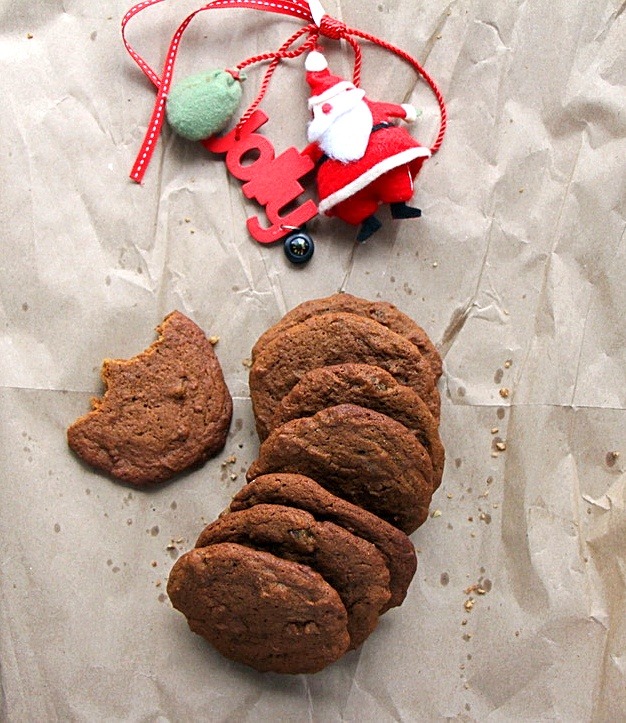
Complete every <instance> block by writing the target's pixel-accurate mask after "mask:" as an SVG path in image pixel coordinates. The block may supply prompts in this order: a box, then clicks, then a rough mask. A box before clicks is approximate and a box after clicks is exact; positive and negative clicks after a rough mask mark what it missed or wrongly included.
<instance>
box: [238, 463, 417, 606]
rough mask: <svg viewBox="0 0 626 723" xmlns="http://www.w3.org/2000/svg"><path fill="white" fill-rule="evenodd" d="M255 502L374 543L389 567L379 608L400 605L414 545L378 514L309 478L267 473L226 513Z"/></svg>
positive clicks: (412, 571) (412, 562)
mask: <svg viewBox="0 0 626 723" xmlns="http://www.w3.org/2000/svg"><path fill="white" fill-rule="evenodd" d="M258 504H272V505H285V506H287V507H297V508H298V509H300V510H306V511H307V512H310V513H311V514H312V515H313V516H314V517H315V519H316V520H318V521H328V522H333V523H334V524H336V525H340V526H341V527H343V528H344V529H346V530H348V532H352V533H353V534H354V535H358V536H359V537H362V538H363V539H364V540H367V541H368V542H371V543H372V544H373V545H375V546H376V547H377V548H378V550H379V551H380V553H381V554H382V556H383V557H384V558H385V563H386V565H387V568H388V570H389V589H390V590H391V597H390V598H389V601H388V602H387V604H386V605H385V606H384V607H383V609H382V610H381V613H382V612H385V611H386V610H388V609H389V608H391V607H396V606H398V605H401V604H402V601H403V600H404V598H405V597H406V593H407V590H408V587H409V584H410V583H411V580H412V579H413V575H414V574H415V570H416V568H417V559H416V556H415V548H414V547H413V544H412V543H411V540H409V538H408V537H407V536H406V535H405V534H404V532H401V531H400V530H398V529H396V528H395V527H393V525H390V524H389V523H388V522H385V521H384V520H381V519H380V517H376V515H372V514H371V513H370V512H367V511H366V510H364V509H362V508H361V507H357V506H356V505H353V504H352V503H350V502H347V501H346V500H342V499H341V498H339V497H336V496H335V495H333V494H331V493H330V492H328V491H327V490H325V489H324V488H323V487H321V486H320V485H318V484H317V482H314V481H313V480H312V479H310V478H309V477H304V476H303V475H298V474H288V473H285V474H280V473H277V474H268V475H262V476H261V477H257V478H256V479H255V480H253V481H252V482H250V483H249V484H247V485H246V486H245V487H244V488H243V489H241V490H240V491H239V492H238V493H237V494H236V495H235V496H234V498H233V500H232V502H231V503H230V508H229V511H230V512H236V511H238V510H245V509H248V508H249V507H254V505H258Z"/></svg>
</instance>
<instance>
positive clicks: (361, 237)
mask: <svg viewBox="0 0 626 723" xmlns="http://www.w3.org/2000/svg"><path fill="white" fill-rule="evenodd" d="M381 226H382V223H381V222H380V221H379V220H378V219H377V218H376V216H374V215H372V216H368V217H367V218H366V219H365V221H363V223H362V224H361V228H360V229H359V233H358V234H357V236H356V240H357V241H359V242H360V243H363V241H367V239H368V238H369V237H370V236H371V235H372V234H375V233H376V231H378V229H379V228H381Z"/></svg>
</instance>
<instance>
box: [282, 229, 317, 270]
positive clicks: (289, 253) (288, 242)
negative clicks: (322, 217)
mask: <svg viewBox="0 0 626 723" xmlns="http://www.w3.org/2000/svg"><path fill="white" fill-rule="evenodd" d="M284 249H285V256H286V257H287V258H288V259H289V261H291V263H292V264H306V262H307V261H309V259H310V258H311V256H313V251H315V245H314V244H313V239H312V238H311V237H310V236H309V234H308V233H307V232H306V231H304V230H302V229H298V230H297V231H294V232H293V233H290V234H289V236H287V238H286V239H285V245H284Z"/></svg>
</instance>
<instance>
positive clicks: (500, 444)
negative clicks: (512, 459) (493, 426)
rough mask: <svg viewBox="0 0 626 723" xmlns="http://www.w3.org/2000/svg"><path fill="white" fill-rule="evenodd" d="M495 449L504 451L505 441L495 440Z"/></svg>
mask: <svg viewBox="0 0 626 723" xmlns="http://www.w3.org/2000/svg"><path fill="white" fill-rule="evenodd" d="M496 449H498V450H499V451H500V452H504V451H505V450H506V442H496Z"/></svg>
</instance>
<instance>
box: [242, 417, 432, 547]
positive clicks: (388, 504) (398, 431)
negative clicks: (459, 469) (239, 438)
mask: <svg viewBox="0 0 626 723" xmlns="http://www.w3.org/2000/svg"><path fill="white" fill-rule="evenodd" d="M271 472H292V473H296V474H302V475H305V476H307V477H311V478H312V479H314V480H315V481H316V482H317V483H318V484H320V485H322V487H325V488H326V489H327V490H329V491H330V492H332V493H333V494H335V495H337V496H338V497H342V498H344V499H346V500H348V501H349V502H352V503H353V504H355V505H358V506H360V507H363V508H365V509H366V510H368V511H369V512H371V513H373V514H375V515H378V517H382V519H383V520H386V521H387V522H389V523H391V524H392V525H394V526H395V527H398V528H399V529H400V530H402V531H403V532H405V533H406V534H407V535H408V534H411V532H413V531H414V530H416V529H417V528H418V527H419V526H420V525H421V524H422V523H423V522H424V521H425V520H426V518H427V516H428V505H429V504H430V499H431V497H432V492H433V486H432V463H431V461H430V457H429V456H428V453H427V452H426V450H425V449H424V447H423V446H422V445H421V444H420V443H419V442H418V441H417V439H416V438H415V436H414V435H413V434H412V433H411V432H409V431H408V430H407V428H406V427H405V426H404V425H402V424H400V423H399V422H396V421H395V420H394V419H391V417H387V416H386V415H384V414H380V413H379V412H374V411H373V410H371V409H365V408H363V407H359V406H356V405H353V404H340V405H338V406H336V407H327V408H326V409H322V410H321V411H320V412H317V414H315V415H313V416H312V417H304V418H301V419H294V420H292V421H291V422H286V423H285V424H283V425H282V426H280V427H278V428H276V429H275V430H274V431H273V432H272V433H271V434H270V435H269V437H268V438H267V439H266V440H265V441H264V442H263V443H262V444H261V447H260V449H259V456H258V458H257V459H256V460H255V461H254V462H253V463H252V465H251V466H250V468H249V470H248V473H247V479H248V481H252V480H253V479H255V478H256V477H259V476H260V475H264V474H269V473H271Z"/></svg>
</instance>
